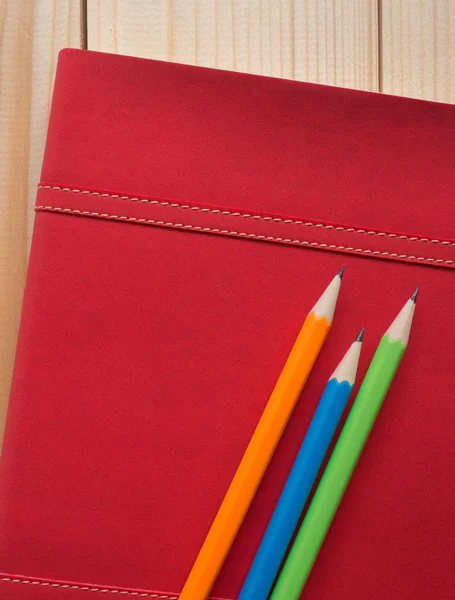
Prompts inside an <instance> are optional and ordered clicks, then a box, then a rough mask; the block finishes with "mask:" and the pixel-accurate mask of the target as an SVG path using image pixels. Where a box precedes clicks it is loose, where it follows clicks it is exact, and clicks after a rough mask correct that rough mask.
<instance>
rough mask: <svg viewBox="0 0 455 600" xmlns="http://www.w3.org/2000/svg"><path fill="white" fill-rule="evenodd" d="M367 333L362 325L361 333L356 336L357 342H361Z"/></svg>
mask: <svg viewBox="0 0 455 600" xmlns="http://www.w3.org/2000/svg"><path fill="white" fill-rule="evenodd" d="M364 333H365V327H362V329H361V330H360V333H359V335H358V336H357V337H356V338H355V341H356V342H361V341H362V340H363V334H364Z"/></svg>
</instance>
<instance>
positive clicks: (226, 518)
mask: <svg viewBox="0 0 455 600" xmlns="http://www.w3.org/2000/svg"><path fill="white" fill-rule="evenodd" d="M343 269H344V268H343V267H342V268H341V270H340V271H339V272H338V273H337V275H336V276H335V277H334V278H333V280H332V281H331V283H330V284H329V286H328V287H327V289H326V290H325V292H324V293H323V294H322V296H321V297H320V298H319V300H318V301H317V302H316V304H315V305H314V307H313V309H312V310H311V312H310V313H309V314H308V316H307V318H306V319H305V322H304V324H303V326H302V329H301V330H300V333H299V335H298V337H297V339H296V341H295V343H294V346H293V348H292V350H291V353H290V354H289V357H288V359H287V361H286V364H285V365H284V367H283V370H282V372H281V375H280V377H279V379H278V381H277V383H276V385H275V388H274V390H273V392H272V395H271V396H270V399H269V401H268V403H267V405H266V407H265V409H264V412H263V413H262V416H261V418H260V420H259V423H258V425H257V427H256V430H255V432H254V434H253V437H252V438H251V440H250V443H249V444H248V447H247V449H246V451H245V454H244V455H243V458H242V460H241V462H240V465H239V466H238V468H237V471H236V473H235V475H234V478H233V480H232V482H231V485H230V486H229V489H228V491H227V492H226V495H225V497H224V500H223V502H222V504H221V506H220V508H219V510H218V513H217V515H216V517H215V520H214V521H213V523H212V526H211V527H210V531H209V532H208V534H207V537H206V538H205V541H204V543H203V545H202V548H201V550H200V551H199V554H198V556H197V558H196V561H195V563H194V565H193V568H192V569H191V572H190V574H189V576H188V579H187V580H186V583H185V585H184V587H183V590H182V593H181V595H180V600H205V599H206V598H207V597H208V595H209V594H210V590H211V589H212V587H213V584H214V583H215V579H216V578H217V576H218V573H219V572H220V569H221V567H222V566H223V563H224V561H225V559H226V556H227V555H228V552H229V550H230V548H231V546H232V543H233V541H234V539H235V536H236V535H237V532H238V530H239V528H240V525H241V524H242V522H243V519H244V518H245V515H246V513H247V511H248V508H249V506H250V504H251V502H252V500H253V498H254V495H255V493H256V490H257V489H258V487H259V484H260V482H261V480H262V478H263V476H264V473H265V471H266V469H267V466H268V464H269V462H270V459H271V458H272V455H273V453H274V451H275V448H276V447H277V445H278V442H279V441H280V438H281V436H282V434H283V431H284V428H285V427H286V424H287V422H288V420H289V417H290V416H291V414H292V411H293V410H294V407H295V405H296V403H297V400H298V398H299V396H300V393H301V391H302V388H303V386H304V385H305V383H306V380H307V378H308V375H309V374H310V371H311V369H312V367H313V365H314V363H315V361H316V359H317V357H318V354H319V351H320V350H321V348H322V345H323V343H324V341H325V338H326V337H327V334H328V332H329V329H330V325H331V324H332V318H333V314H334V312H335V306H336V302H337V298H338V292H339V290H340V284H341V277H342V275H343Z"/></svg>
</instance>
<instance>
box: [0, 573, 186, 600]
mask: <svg viewBox="0 0 455 600" xmlns="http://www.w3.org/2000/svg"><path fill="white" fill-rule="evenodd" d="M0 579H1V581H6V582H7V583H23V584H30V585H42V586H43V587H54V588H60V589H63V590H79V591H81V592H100V593H102V594H119V596H136V597H137V598H161V599H163V600H177V599H178V596H169V595H162V594H152V593H151V592H128V591H127V590H114V589H107V588H103V587H92V586H89V585H77V584H70V583H54V582H51V581H48V582H46V581H37V580H36V579H16V578H14V579H13V578H12V577H1V578H0Z"/></svg>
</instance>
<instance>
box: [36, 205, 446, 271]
mask: <svg viewBox="0 0 455 600" xmlns="http://www.w3.org/2000/svg"><path fill="white" fill-rule="evenodd" d="M35 210H37V211H38V210H52V211H58V212H63V213H72V214H77V215H90V216H93V217H103V218H106V219H115V220H118V221H133V222H136V223H150V224H152V225H161V226H164V227H174V228H177V229H180V228H183V229H193V230H195V231H206V232H210V233H220V234H224V235H230V236H234V237H249V238H256V239H261V240H266V241H271V242H282V243H285V244H292V245H298V246H312V247H316V248H331V249H333V250H345V251H347V252H356V253H358V254H375V255H382V256H391V257H394V258H407V259H410V260H418V261H427V262H431V263H437V264H441V263H442V264H447V265H453V264H454V261H453V260H445V259H443V258H425V257H423V256H414V255H413V254H396V253H395V252H392V253H390V252H381V251H379V250H370V249H364V248H354V247H352V246H335V245H334V244H330V245H328V244H321V243H319V242H308V241H306V240H293V239H291V238H282V237H273V236H271V235H268V236H264V235H257V234H256V233H246V232H239V231H229V230H228V229H214V228H212V227H201V226H200V225H184V224H183V223H173V222H171V221H155V220H154V219H139V218H137V217H128V216H123V215H112V214H109V213H99V212H91V211H89V210H78V209H76V208H61V207H58V206H44V205H43V206H36V207H35Z"/></svg>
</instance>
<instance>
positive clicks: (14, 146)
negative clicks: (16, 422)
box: [0, 0, 84, 440]
mask: <svg viewBox="0 0 455 600" xmlns="http://www.w3.org/2000/svg"><path fill="white" fill-rule="evenodd" d="M81 14H82V11H81V2H80V0H64V1H63V2H60V1H57V0H54V1H52V2H51V1H49V0H36V1H35V2H30V1H29V0H0V81H1V85H0V131H1V133H2V144H1V146H0V288H1V290H2V293H1V294H0V440H1V436H2V432H3V425H4V416H5V411H6V405H7V398H8V395H9V387H10V380H11V371H12V366H13V359H14V350H15V343H16V335H17V328H18V323H19V316H20V308H21V299H22V291H23V286H24V281H25V272H26V265H27V256H28V246H29V241H30V236H31V231H32V224H33V217H34V212H33V205H34V201H35V194H36V184H37V183H38V180H39V175H40V169H41V161H42V154H43V149H44V143H45V139H46V130H47V123H48V112H49V105H50V99H51V95H52V87H53V82H54V74H55V66H56V61H57V54H58V51H59V50H60V49H61V48H64V47H67V46H81V45H82V36H83V31H84V27H83V26H82V20H81Z"/></svg>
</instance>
